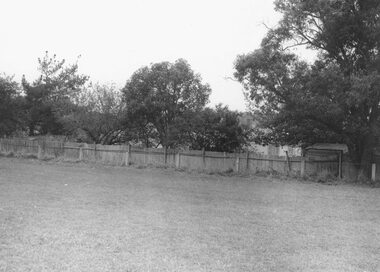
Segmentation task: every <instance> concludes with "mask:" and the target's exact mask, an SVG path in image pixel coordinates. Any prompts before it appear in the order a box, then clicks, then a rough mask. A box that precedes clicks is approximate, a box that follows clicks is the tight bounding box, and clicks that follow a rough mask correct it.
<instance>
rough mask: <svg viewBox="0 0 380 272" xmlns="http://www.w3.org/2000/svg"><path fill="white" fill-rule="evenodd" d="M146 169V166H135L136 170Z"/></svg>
mask: <svg viewBox="0 0 380 272" xmlns="http://www.w3.org/2000/svg"><path fill="white" fill-rule="evenodd" d="M147 167H148V166H146V165H137V166H136V169H146V168H147Z"/></svg>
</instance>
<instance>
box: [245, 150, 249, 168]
mask: <svg viewBox="0 0 380 272" xmlns="http://www.w3.org/2000/svg"><path fill="white" fill-rule="evenodd" d="M246 160H247V166H246V171H247V172H248V170H249V151H247V157H246Z"/></svg>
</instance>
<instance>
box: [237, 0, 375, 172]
mask: <svg viewBox="0 0 380 272" xmlns="http://www.w3.org/2000/svg"><path fill="white" fill-rule="evenodd" d="M275 4H276V9H277V10H278V11H280V12H281V13H282V14H283V18H282V20H281V21H280V23H279V25H278V27H276V28H275V29H272V30H270V31H269V32H268V34H267V36H266V37H265V38H264V39H263V41H262V44H261V48H260V49H257V50H255V51H254V52H252V53H249V54H246V55H242V56H239V57H238V58H237V60H236V63H235V69H236V72H235V77H236V78H237V79H238V80H239V81H240V82H242V83H243V85H244V87H245V90H246V97H247V98H248V99H249V100H250V101H252V103H253V104H254V108H255V110H257V111H258V114H259V116H260V119H261V124H262V125H263V127H266V128H270V130H268V131H269V132H268V133H264V132H262V133H261V134H260V135H259V137H258V138H257V139H256V140H258V141H261V142H277V143H281V144H303V145H307V144H311V143H315V142H343V143H346V144H347V145H348V146H349V150H350V154H351V156H352V158H353V159H354V160H355V161H356V162H361V163H362V165H364V164H367V163H368V162H369V160H370V157H371V152H372V150H373V148H374V147H376V146H377V145H378V144H379V136H380V127H379V124H380V123H379V121H380V120H379V118H380V116H379V114H380V111H379V110H380V108H379V103H380V57H379V49H380V48H379V47H380V2H379V1H377V0H361V1H360V0H340V1H337V0H332V1H331V0H316V1H315V0H277V1H276V2H275ZM294 46H306V47H308V48H309V49H312V50H317V51H318V58H317V60H316V61H315V62H314V63H312V64H308V63H306V62H304V61H301V60H300V59H299V58H298V57H297V56H296V55H295V54H294V53H293V51H292V50H291V48H292V47H294Z"/></svg>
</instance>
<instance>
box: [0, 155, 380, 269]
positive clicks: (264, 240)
mask: <svg viewBox="0 0 380 272" xmlns="http://www.w3.org/2000/svg"><path fill="white" fill-rule="evenodd" d="M0 271H7V272H8V271H49V272H50V271H53V272H54V271H89V272H90V271H91V272H95V271H120V272H121V271H123V272H125V271H355V272H356V271H380V189H373V188H372V189H371V188H365V187H359V186H351V185H350V186H349V185H338V186H327V185H321V184H313V183H301V182H297V181H280V180H270V179H268V178H253V177H250V178H239V177H221V176H217V175H212V176H211V175H205V174H194V173H193V174H189V173H184V172H176V171H174V170H165V169H135V168H123V167H106V166H100V165H95V164H72V163H58V162H55V163H53V162H39V161H36V160H21V159H11V158H0Z"/></svg>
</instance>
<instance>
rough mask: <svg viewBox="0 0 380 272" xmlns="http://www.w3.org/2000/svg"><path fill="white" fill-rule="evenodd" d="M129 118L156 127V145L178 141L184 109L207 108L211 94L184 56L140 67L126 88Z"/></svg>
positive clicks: (148, 126) (186, 110)
mask: <svg viewBox="0 0 380 272" xmlns="http://www.w3.org/2000/svg"><path fill="white" fill-rule="evenodd" d="M122 91H123V93H124V99H125V101H126V104H127V113H128V115H129V118H130V119H132V120H133V119H135V120H139V122H138V124H139V125H140V126H141V125H143V126H144V128H141V127H140V130H143V131H147V130H149V129H150V128H152V127H153V128H154V131H151V132H156V133H157V135H158V139H157V141H156V143H157V144H161V145H163V146H172V147H173V146H175V145H177V144H178V137H177V136H178V134H179V131H178V129H177V128H178V124H177V122H179V121H180V120H181V116H183V115H184V113H185V112H189V111H192V112H196V111H199V110H201V109H203V108H204V106H205V104H206V103H207V102H208V97H209V95H210V93H211V89H210V86H209V85H208V84H204V83H202V79H201V76H200V75H199V74H196V73H194V71H193V70H192V69H191V67H190V65H189V64H188V63H187V62H186V61H185V60H183V59H179V60H177V61H175V62H174V63H170V62H160V63H155V64H152V65H150V66H145V67H142V68H140V69H139V70H137V71H136V72H135V73H134V74H133V75H132V77H131V78H130V79H129V80H128V81H127V83H126V85H125V87H124V88H123V90H122Z"/></svg>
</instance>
